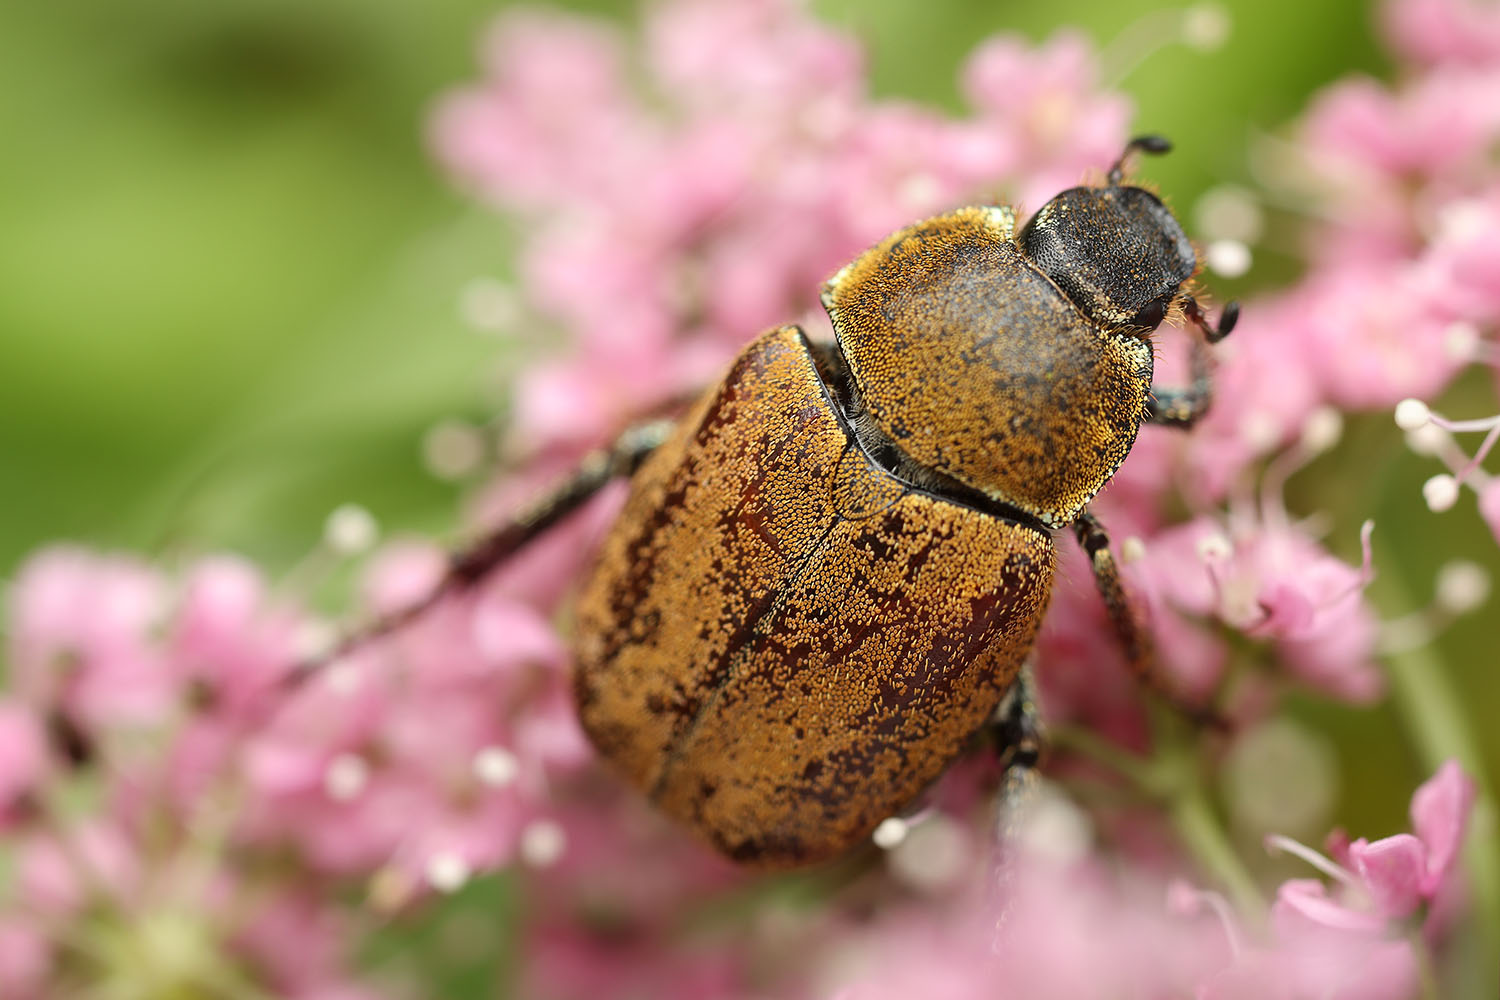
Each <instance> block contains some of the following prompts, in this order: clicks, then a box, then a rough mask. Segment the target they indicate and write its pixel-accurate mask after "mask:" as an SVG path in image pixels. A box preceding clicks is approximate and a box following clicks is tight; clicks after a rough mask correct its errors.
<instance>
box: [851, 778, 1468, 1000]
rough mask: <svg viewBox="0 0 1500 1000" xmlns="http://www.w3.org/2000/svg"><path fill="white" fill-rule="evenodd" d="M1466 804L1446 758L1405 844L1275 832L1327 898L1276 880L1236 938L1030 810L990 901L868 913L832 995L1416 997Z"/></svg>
mask: <svg viewBox="0 0 1500 1000" xmlns="http://www.w3.org/2000/svg"><path fill="white" fill-rule="evenodd" d="M1473 800H1474V785H1473V783H1472V782H1471V781H1470V780H1469V779H1468V778H1467V777H1466V776H1465V775H1464V774H1463V772H1462V771H1461V770H1460V769H1459V768H1458V766H1457V765H1456V764H1453V763H1452V762H1450V763H1448V764H1445V765H1444V766H1443V767H1442V768H1441V769H1440V770H1439V771H1438V773H1437V774H1436V775H1434V776H1433V777H1432V778H1431V779H1430V780H1429V781H1427V783H1426V784H1424V785H1423V786H1422V787H1421V788H1420V789H1418V790H1417V793H1416V795H1415V796H1414V797H1413V798H1412V804H1411V816H1412V824H1413V827H1414V828H1415V829H1416V831H1417V833H1416V835H1415V836H1413V835H1412V834H1405V833H1403V834H1397V835H1395V836H1392V837H1386V838H1383V839H1381V840H1377V841H1374V842H1373V843H1371V842H1367V841H1365V840H1363V839H1361V840H1357V841H1355V842H1354V843H1352V844H1351V843H1348V842H1347V839H1346V838H1343V837H1342V836H1341V835H1336V836H1335V837H1334V838H1332V842H1333V843H1334V844H1335V853H1336V854H1337V855H1338V856H1339V857H1340V858H1341V859H1342V860H1343V862H1344V865H1346V866H1347V867H1344V866H1341V865H1339V864H1336V863H1335V862H1333V861H1330V860H1328V859H1327V858H1324V857H1322V856H1320V855H1317V854H1315V853H1313V852H1312V851H1310V850H1308V849H1307V848H1304V847H1301V845H1297V844H1294V843H1292V842H1289V841H1286V840H1285V839H1284V838H1274V840H1275V841H1276V844H1275V846H1277V847H1278V848H1282V847H1285V848H1286V849H1291V850H1294V851H1295V852H1296V853H1298V854H1300V855H1303V856H1305V857H1308V858H1309V859H1310V860H1312V861H1313V862H1314V863H1315V864H1317V865H1318V867H1320V868H1321V869H1323V870H1324V871H1325V872H1327V873H1328V874H1330V875H1331V876H1333V878H1334V879H1335V891H1334V892H1333V893H1330V891H1329V889H1328V887H1327V886H1326V885H1325V884H1324V883H1323V882H1321V881H1319V880H1317V879H1305V878H1301V879H1292V880H1289V881H1287V882H1285V883H1283V884H1282V885H1281V887H1280V888H1279V889H1278V890H1277V893H1276V901H1275V903H1274V904H1272V906H1271V907H1270V910H1269V914H1256V915H1254V917H1255V919H1265V918H1267V917H1268V919H1269V925H1270V927H1269V933H1267V934H1265V935H1259V934H1255V935H1251V934H1247V932H1246V930H1245V928H1244V927H1243V926H1242V923H1243V921H1242V919H1241V918H1239V917H1236V916H1235V915H1234V914H1233V912H1232V910H1231V907H1230V905H1229V903H1228V901H1227V900H1225V899H1224V898H1223V897H1222V896H1219V895H1218V894H1216V893H1211V892H1203V891H1200V890H1197V889H1194V888H1192V887H1191V886H1190V885H1189V884H1188V883H1187V882H1185V881H1183V880H1181V879H1177V880H1174V881H1171V882H1169V883H1168V884H1167V885H1166V886H1165V888H1164V887H1163V885H1162V883H1161V881H1160V880H1159V879H1157V878H1154V877H1152V876H1147V875H1141V874H1139V873H1137V874H1135V875H1133V876H1131V875H1122V874H1121V873H1120V872H1118V871H1112V870H1111V869H1110V867H1109V866H1108V865H1105V864H1103V863H1101V859H1100V858H1099V857H1098V856H1096V855H1094V854H1092V853H1090V852H1089V851H1087V849H1086V848H1085V847H1084V846H1083V844H1086V841H1084V842H1083V843H1080V840H1079V838H1080V836H1083V837H1086V835H1087V831H1086V830H1081V829H1078V825H1079V824H1081V822H1082V820H1081V818H1080V817H1078V816H1073V817H1068V816H1067V815H1063V816H1058V815H1057V810H1058V805H1057V804H1056V803H1052V804H1048V803H1045V802H1044V803H1043V804H1042V805H1041V807H1040V808H1038V809H1037V811H1036V815H1034V816H1033V818H1032V822H1031V828H1030V829H1028V830H1026V831H1023V833H1022V835H1021V839H1020V844H1021V854H1020V857H1019V859H1018V865H1017V867H1018V872H1017V873H1016V875H1015V877H1014V879H1013V880H1012V881H1011V882H1010V884H1009V886H1008V888H1009V890H1010V891H1009V893H1008V895H1007V897H1006V899H1005V900H1004V903H1003V906H1000V907H997V904H996V902H995V901H994V900H993V899H986V898H984V897H983V895H980V896H979V897H977V898H976V897H975V896H974V895H965V894H962V893H961V894H959V895H958V896H957V898H956V899H954V900H950V901H948V902H947V903H946V904H935V903H933V902H932V901H930V900H929V901H927V902H925V903H924V904H923V905H922V906H919V907H910V908H908V907H902V908H897V909H896V910H895V911H894V912H892V913H890V914H887V915H884V916H882V917H881V918H880V919H879V920H878V921H877V922H876V923H875V924H874V926H872V927H869V928H864V929H862V930H860V931H858V932H856V933H853V934H852V935H851V940H847V941H846V942H845V944H844V949H845V950H844V952H843V954H841V956H840V959H839V964H840V965H844V966H850V965H852V966H853V967H854V968H855V969H856V970H857V971H855V972H854V973H853V974H852V978H853V980H854V981H853V982H852V983H850V982H849V981H848V979H846V980H845V982H844V984H843V990H842V992H839V993H837V994H836V996H837V997H838V998H839V1000H884V998H887V997H891V998H895V997H907V996H913V995H921V996H927V997H934V998H937V1000H948V998H952V1000H962V998H967V997H972V996H975V995H976V984H985V983H989V984H993V983H1004V984H1006V989H1008V990H1012V991H1014V992H1015V994H1016V995H1018V996H1026V997H1034V998H1038V1000H1088V998H1093V997H1098V998H1101V1000H1102V998H1105V997H1118V996H1194V997H1197V998H1199V1000H1250V998H1255V1000H1303V998H1313V997H1317V998H1323V1000H1402V998H1406V997H1411V996H1413V995H1415V994H1416V992H1417V989H1418V967H1419V964H1420V963H1421V961H1422V960H1423V959H1422V956H1421V955H1419V953H1418V949H1419V948H1422V947H1424V946H1425V945H1424V944H1422V943H1418V942H1422V941H1431V940H1435V939H1436V937H1437V925H1438V923H1439V922H1440V921H1441V920H1442V919H1443V917H1444V915H1443V913H1442V909H1443V903H1444V902H1445V901H1448V902H1451V900H1452V896H1453V894H1454V893H1455V891H1456V890H1457V889H1458V887H1459V886H1458V882H1457V881H1456V880H1455V879H1453V878H1452V877H1451V876H1452V874H1453V866H1454V863H1455V860H1456V857H1457V853H1458V849H1459V847H1460V846H1461V844H1462V840H1463V836H1464V833H1465V831H1466V828H1467V823H1468V819H1469V813H1470V809H1471V807H1472V804H1473ZM1070 823H1071V824H1072V825H1073V826H1074V828H1073V829H1071V830H1070V829H1069V824H1070ZM979 881H980V882H981V883H983V882H984V881H985V880H984V879H983V878H982V877H981V878H980V879H979ZM1418 908H1422V909H1423V910H1424V911H1425V914H1426V917H1425V920H1424V921H1421V922H1420V924H1421V926H1422V928H1423V929H1424V933H1425V935H1426V936H1425V937H1423V938H1419V939H1413V938H1411V937H1410V936H1408V935H1407V934H1406V933H1405V930H1406V926H1405V922H1407V921H1409V920H1411V919H1414V918H1413V914H1414V913H1415V912H1416V911H1417V910H1418ZM840 975H842V976H845V977H848V976H850V975H851V974H850V973H848V972H843V973H840Z"/></svg>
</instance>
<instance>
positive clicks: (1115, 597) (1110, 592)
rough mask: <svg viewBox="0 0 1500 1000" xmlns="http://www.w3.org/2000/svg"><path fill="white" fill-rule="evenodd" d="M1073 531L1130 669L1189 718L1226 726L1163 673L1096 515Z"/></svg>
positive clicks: (1080, 520) (1085, 516) (1084, 518)
mask: <svg viewBox="0 0 1500 1000" xmlns="http://www.w3.org/2000/svg"><path fill="white" fill-rule="evenodd" d="M1073 532H1074V534H1075V535H1077V537H1078V544H1079V545H1080V546H1082V548H1083V551H1084V554H1086V555H1087V556H1088V557H1089V566H1090V568H1091V569H1093V571H1094V582H1095V584H1097V585H1098V588H1099V596H1100V597H1102V598H1103V599H1104V607H1105V610H1106V611H1107V612H1108V613H1109V620H1110V622H1111V624H1113V625H1114V629H1115V634H1116V635H1117V636H1118V637H1119V639H1120V645H1121V646H1122V647H1123V648H1124V651H1125V662H1126V664H1127V665H1128V666H1129V668H1130V672H1131V673H1132V674H1134V675H1135V676H1136V679H1137V680H1139V681H1140V682H1141V683H1142V684H1145V685H1146V686H1147V687H1149V688H1151V689H1152V690H1153V691H1155V692H1156V693H1157V694H1159V695H1161V696H1162V697H1163V698H1165V699H1166V700H1167V701H1168V702H1170V703H1171V704H1172V705H1173V706H1174V707H1176V708H1177V709H1178V710H1179V711H1180V712H1182V713H1183V714H1184V715H1186V716H1188V717H1189V718H1190V719H1193V720H1194V721H1196V722H1199V723H1202V724H1204V725H1209V726H1213V727H1214V728H1223V727H1224V725H1225V722H1224V720H1223V718H1222V717H1221V716H1220V715H1219V714H1218V713H1217V712H1215V711H1214V709H1213V708H1211V707H1209V706H1206V705H1198V704H1193V703H1192V702H1190V701H1188V700H1187V699H1186V698H1184V697H1183V695H1182V694H1181V693H1180V692H1178V691H1177V690H1175V689H1174V688H1173V686H1172V684H1171V682H1170V681H1169V680H1168V679H1167V678H1166V677H1165V676H1164V675H1163V674H1162V672H1161V668H1160V666H1159V664H1158V663H1157V659H1156V649H1155V646H1154V644H1153V643H1152V641H1151V634H1150V633H1149V632H1148V631H1147V629H1146V628H1145V626H1144V625H1143V624H1142V622H1141V621H1140V619H1139V618H1138V617H1137V615H1136V613H1135V609H1134V608H1133V607H1131V604H1130V597H1129V595H1128V594H1126V592H1125V581H1124V580H1123V579H1122V578H1121V576H1120V566H1119V564H1118V563H1117V562H1115V555H1114V552H1113V551H1111V549H1110V546H1109V535H1108V534H1107V533H1106V532H1105V530H1104V525H1102V524H1100V523H1099V519H1098V518H1096V517H1094V515H1092V514H1090V513H1089V512H1088V511H1084V512H1083V513H1082V514H1080V515H1079V516H1078V520H1076V521H1074V522H1073Z"/></svg>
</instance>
